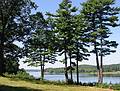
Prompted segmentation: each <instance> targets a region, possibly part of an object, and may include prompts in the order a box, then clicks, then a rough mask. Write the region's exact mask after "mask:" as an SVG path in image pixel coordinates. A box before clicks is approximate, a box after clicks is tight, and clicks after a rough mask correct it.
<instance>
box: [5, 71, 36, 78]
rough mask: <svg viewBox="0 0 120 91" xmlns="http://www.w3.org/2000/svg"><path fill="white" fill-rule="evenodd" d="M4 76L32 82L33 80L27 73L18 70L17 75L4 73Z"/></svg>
mask: <svg viewBox="0 0 120 91" xmlns="http://www.w3.org/2000/svg"><path fill="white" fill-rule="evenodd" d="M4 75H5V76H6V77H9V78H19V79H22V80H34V79H35V78H34V77H33V76H31V75H30V74H29V73H27V72H26V71H25V70H24V69H21V70H19V71H18V72H17V74H14V73H13V74H9V73H5V74H4Z"/></svg>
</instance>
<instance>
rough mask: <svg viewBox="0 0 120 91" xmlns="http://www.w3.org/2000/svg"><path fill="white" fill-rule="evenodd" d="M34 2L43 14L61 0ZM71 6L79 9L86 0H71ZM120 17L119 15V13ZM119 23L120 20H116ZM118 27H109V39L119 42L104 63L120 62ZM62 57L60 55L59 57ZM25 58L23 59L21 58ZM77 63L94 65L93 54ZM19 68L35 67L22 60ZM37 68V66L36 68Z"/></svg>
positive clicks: (54, 7) (119, 32)
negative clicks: (110, 32)
mask: <svg viewBox="0 0 120 91" xmlns="http://www.w3.org/2000/svg"><path fill="white" fill-rule="evenodd" d="M33 1H35V2H36V4H37V5H38V6H39V7H38V9H37V11H39V12H42V13H43V14H45V13H46V12H51V13H55V11H56V10H57V9H58V7H59V3H60V2H61V1H62V0H33ZM71 1H72V4H73V6H76V7H79V9H81V7H80V3H82V2H85V1H87V0H71ZM115 6H120V2H119V0H116V4H115ZM35 12H36V11H33V13H35ZM119 18H120V15H119ZM118 23H120V21H119V22H118ZM119 28H120V27H117V28H111V31H112V33H113V34H112V35H111V36H110V40H115V41H117V43H118V44H119V46H118V48H117V49H116V50H117V51H116V53H114V54H111V55H109V56H106V57H105V58H104V64H117V63H120V29H119ZM60 58H62V57H60ZM22 60H25V59H22ZM79 64H90V65H96V62H95V55H93V54H92V56H91V57H90V58H89V60H88V61H83V62H80V63H79ZM63 66H64V65H63V64H62V63H56V64H54V65H51V64H46V67H63ZM20 68H26V69H31V68H33V69H36V68H35V67H28V66H27V65H26V64H23V63H22V61H21V62H20ZM38 69H39V68H38Z"/></svg>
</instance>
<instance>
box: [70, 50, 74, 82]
mask: <svg viewBox="0 0 120 91" xmlns="http://www.w3.org/2000/svg"><path fill="white" fill-rule="evenodd" d="M71 63H72V60H71V52H70V76H71V77H70V78H71V81H72V82H73V75H72V64H71Z"/></svg>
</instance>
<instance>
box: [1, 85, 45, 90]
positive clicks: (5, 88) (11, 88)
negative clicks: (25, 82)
mask: <svg viewBox="0 0 120 91" xmlns="http://www.w3.org/2000/svg"><path fill="white" fill-rule="evenodd" d="M0 91H43V90H40V89H39V90H38V89H32V88H26V87H13V86H6V85H0Z"/></svg>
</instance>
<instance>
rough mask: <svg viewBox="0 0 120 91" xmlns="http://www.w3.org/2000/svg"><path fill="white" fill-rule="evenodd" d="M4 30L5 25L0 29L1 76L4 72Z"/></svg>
mask: <svg viewBox="0 0 120 91" xmlns="http://www.w3.org/2000/svg"><path fill="white" fill-rule="evenodd" d="M4 31H5V26H3V28H2V31H1V32H0V75H1V76H3V73H4V72H5V63H4V62H5V61H4Z"/></svg>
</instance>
